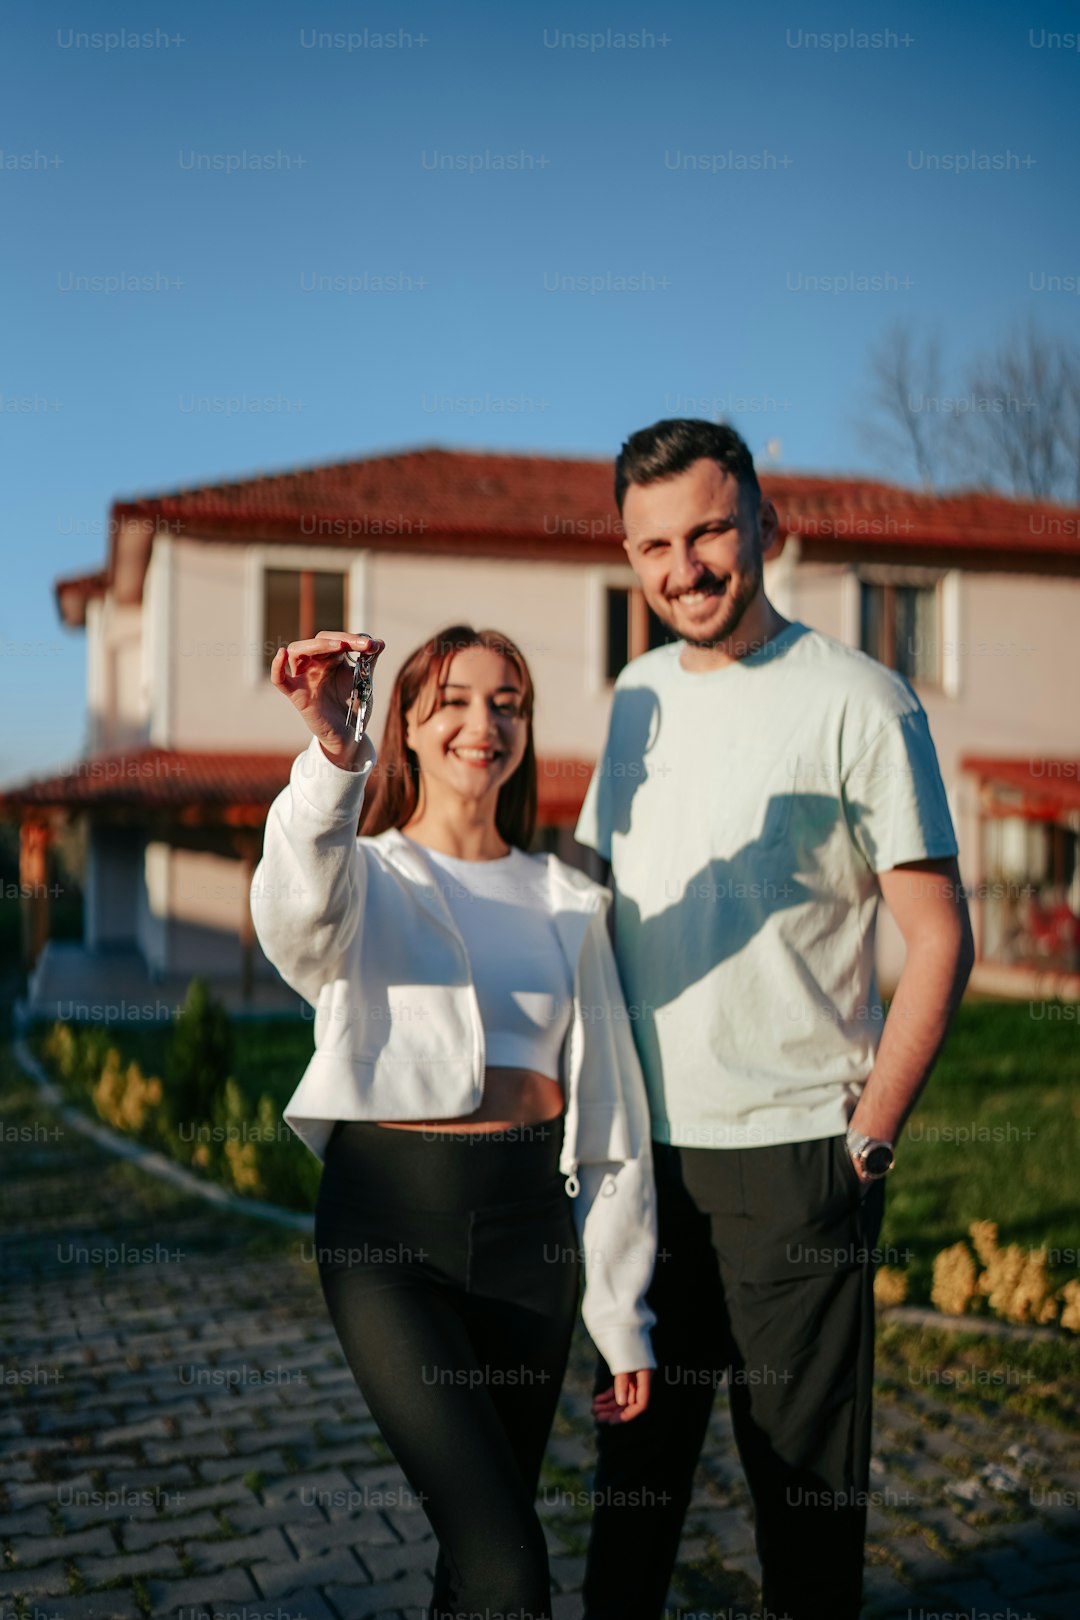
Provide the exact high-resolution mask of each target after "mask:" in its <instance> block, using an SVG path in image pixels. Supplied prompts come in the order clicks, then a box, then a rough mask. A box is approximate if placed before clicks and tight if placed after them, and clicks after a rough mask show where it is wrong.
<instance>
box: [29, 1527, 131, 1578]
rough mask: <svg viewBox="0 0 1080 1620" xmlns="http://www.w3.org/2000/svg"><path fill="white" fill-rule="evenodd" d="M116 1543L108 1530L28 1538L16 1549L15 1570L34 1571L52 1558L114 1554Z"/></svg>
mask: <svg viewBox="0 0 1080 1620" xmlns="http://www.w3.org/2000/svg"><path fill="white" fill-rule="evenodd" d="M115 1551H116V1543H115V1541H114V1540H113V1538H112V1534H111V1532H110V1531H108V1530H104V1529H102V1530H81V1531H77V1532H76V1533H75V1534H73V1535H70V1536H27V1537H26V1538H25V1539H24V1540H22V1541H20V1543H19V1545H18V1547H16V1549H15V1557H16V1560H17V1561H16V1563H15V1564H14V1565H13V1566H12V1568H13V1569H32V1568H33V1567H34V1565H35V1564H44V1563H45V1562H46V1561H47V1560H48V1559H50V1558H76V1557H78V1555H79V1554H80V1553H103V1554H108V1553H113V1552H115Z"/></svg>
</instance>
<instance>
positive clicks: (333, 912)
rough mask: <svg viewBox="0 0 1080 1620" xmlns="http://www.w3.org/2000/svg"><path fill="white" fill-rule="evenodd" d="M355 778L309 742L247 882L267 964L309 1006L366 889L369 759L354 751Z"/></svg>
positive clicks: (370, 752) (366, 746) (366, 749)
mask: <svg viewBox="0 0 1080 1620" xmlns="http://www.w3.org/2000/svg"><path fill="white" fill-rule="evenodd" d="M358 758H359V765H358V769H356V770H355V771H349V770H345V769H343V768H342V767H341V766H340V765H335V764H334V762H333V761H332V760H331V759H328V758H327V756H326V755H325V754H324V753H323V750H322V745H321V744H320V742H319V739H318V738H317V737H315V736H313V737H312V739H311V742H310V743H309V745H308V747H307V748H306V750H305V751H304V752H303V753H302V754H298V755H297V756H296V758H295V759H294V760H293V763H292V768H291V770H290V772H289V781H288V785H287V786H286V787H284V788H282V790H281V792H280V793H279V794H278V796H277V798H276V799H275V800H274V802H273V804H272V805H271V806H270V809H269V811H268V813H267V818H266V831H265V834H264V837H263V853H262V859H261V860H260V861H259V864H258V866H257V867H256V868H255V871H254V874H253V876H252V879H251V918H252V922H253V923H254V926H255V934H256V937H257V939H258V941H259V944H260V945H261V946H262V948H263V951H264V953H265V955H266V957H267V960H268V961H269V962H271V963H272V964H273V966H274V967H276V968H277V970H278V972H279V973H280V974H281V977H282V978H283V979H284V980H285V983H286V984H288V985H290V986H291V987H292V988H293V989H294V990H295V991H296V992H297V993H298V994H299V995H301V996H303V998H304V1000H305V1001H309V1002H310V1003H311V1005H312V1006H314V1005H315V1003H316V1001H317V1000H318V995H319V989H320V987H321V986H322V985H323V984H324V983H325V982H326V981H327V980H328V979H331V978H333V977H334V975H335V968H336V964H337V962H338V961H339V959H340V957H341V955H342V952H343V951H345V950H346V949H347V947H348V946H349V944H350V943H351V941H352V939H353V936H354V935H355V933H356V928H357V924H358V923H359V920H360V912H361V909H362V907H363V901H364V890H365V886H366V868H365V864H364V856H363V852H362V850H361V847H360V845H359V844H358V842H357V833H356V828H357V823H358V821H359V819H360V810H361V807H362V805H363V802H364V792H365V789H366V787H367V780H368V777H369V776H370V774H371V769H372V766H373V765H374V764H375V760H376V754H375V748H374V745H373V743H372V742H371V739H370V738H369V737H367V736H365V737H364V738H363V740H362V743H361V748H360V753H359V756H358Z"/></svg>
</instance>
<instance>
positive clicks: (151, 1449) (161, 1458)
mask: <svg viewBox="0 0 1080 1620" xmlns="http://www.w3.org/2000/svg"><path fill="white" fill-rule="evenodd" d="M220 1427H222V1428H227V1427H228V1425H227V1424H222V1425H220ZM260 1439H262V1437H261V1436H260ZM193 1450H194V1451H195V1452H196V1453H197V1455H198V1459H199V1461H200V1463H201V1462H202V1461H203V1459H204V1458H205V1459H206V1460H207V1462H208V1463H209V1461H210V1459H211V1458H214V1457H217V1458H219V1459H220V1458H231V1457H232V1455H233V1453H232V1452H231V1451H230V1450H229V1446H228V1442H227V1441H226V1439H225V1436H224V1435H222V1434H219V1433H216V1432H214V1431H211V1432H210V1433H207V1434H200V1435H199V1436H198V1437H197V1438H195V1437H193V1436H191V1435H180V1436H178V1437H177V1438H175V1439H174V1438H172V1437H171V1436H170V1437H169V1438H167V1439H165V1440H148V1441H147V1442H146V1443H145V1444H144V1445H143V1448H142V1453H143V1456H144V1457H145V1458H146V1460H147V1462H151V1463H161V1464H167V1463H175V1462H180V1461H182V1460H183V1458H185V1457H190V1456H191V1453H192V1451H193Z"/></svg>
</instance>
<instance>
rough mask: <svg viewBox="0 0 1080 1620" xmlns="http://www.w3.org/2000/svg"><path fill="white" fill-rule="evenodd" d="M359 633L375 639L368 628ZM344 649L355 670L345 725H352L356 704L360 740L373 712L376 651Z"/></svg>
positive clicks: (357, 737)
mask: <svg viewBox="0 0 1080 1620" xmlns="http://www.w3.org/2000/svg"><path fill="white" fill-rule="evenodd" d="M357 633H358V634H359V635H362V636H365V637H367V639H368V640H369V641H371V640H373V639H374V638H373V637H371V636H368V633H367V631H366V630H360V631H358V632H357ZM344 651H345V662H346V663H347V664H349V665H350V666H351V668H352V672H353V682H352V690H351V692H350V693H349V706H348V708H347V709H346V711H345V725H346V727H348V726H351V725H352V723H353V706H354V705H355V708H356V730H355V737H356V741H357V742H359V741H360V738H361V737H362V736H363V734H364V726H365V724H366V723H367V717H368V715H369V713H370V712H371V697H372V691H373V687H374V682H373V680H372V667H373V665H374V662H375V655H374V653H370V652H359V651H357V649H356V648H355V647H347V648H345V649H344Z"/></svg>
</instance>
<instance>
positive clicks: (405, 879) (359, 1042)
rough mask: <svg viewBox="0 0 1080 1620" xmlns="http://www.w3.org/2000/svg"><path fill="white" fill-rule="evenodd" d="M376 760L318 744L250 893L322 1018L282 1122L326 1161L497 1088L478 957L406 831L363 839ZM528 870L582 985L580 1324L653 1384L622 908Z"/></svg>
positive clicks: (575, 1088) (573, 1180)
mask: <svg viewBox="0 0 1080 1620" xmlns="http://www.w3.org/2000/svg"><path fill="white" fill-rule="evenodd" d="M375 759H376V754H375V749H374V746H373V744H372V742H371V739H370V738H369V737H365V738H364V739H363V742H362V744H361V749H360V753H359V755H358V759H357V769H355V770H352V771H349V770H345V769H343V768H342V767H340V766H338V765H335V764H334V762H333V761H332V760H330V759H329V758H328V757H327V755H326V754H325V753H324V752H323V750H322V746H321V744H320V743H319V740H318V738H317V737H315V736H312V739H311V742H310V743H309V744H308V747H307V749H306V750H305V751H304V752H303V753H301V754H298V755H297V757H296V759H295V760H294V761H293V764H292V768H291V770H290V773H289V782H288V785H287V786H286V787H285V788H283V789H282V791H281V792H280V793H279V794H278V796H277V798H276V799H275V800H274V802H273V804H272V805H271V806H270V810H269V812H268V815H267V820H266V832H265V837H264V842H263V854H262V859H261V860H260V862H259V864H258V866H257V867H256V869H255V872H254V875H253V877H252V882H251V915H252V919H253V922H254V925H255V932H256V935H257V936H258V940H259V943H260V945H261V946H262V949H263V951H264V952H265V954H266V956H267V958H268V959H269V961H270V962H271V963H272V964H273V965H274V967H275V968H276V969H277V970H278V972H279V973H280V974H281V977H282V978H283V979H284V980H285V982H286V983H287V984H288V985H290V986H291V987H292V988H293V989H294V990H296V991H297V992H298V994H299V995H301V996H303V997H304V999H305V1000H306V1001H308V1002H310V1003H311V1004H312V1006H313V1007H314V1008H315V1051H314V1054H313V1055H312V1058H311V1061H310V1063H309V1064H308V1066H307V1068H306V1070H305V1071H304V1074H303V1076H302V1078H301V1080H300V1084H299V1085H298V1086H297V1088H296V1091H295V1092H294V1093H293V1095H292V1097H291V1098H290V1100H289V1102H288V1103H287V1104H286V1106H285V1109H284V1118H285V1120H286V1122H287V1123H288V1125H289V1126H290V1127H291V1128H292V1130H293V1131H295V1133H296V1135H297V1136H299V1137H300V1138H301V1140H302V1141H303V1142H305V1143H306V1144H307V1146H308V1147H309V1148H310V1149H311V1151H312V1152H313V1153H314V1154H315V1155H316V1157H317V1158H319V1159H320V1160H321V1159H322V1158H323V1156H324V1154H325V1151H326V1146H327V1143H328V1142H329V1139H330V1135H331V1133H332V1131H333V1128H334V1124H335V1122H336V1121H337V1120H351V1119H375V1120H378V1119H398V1120H423V1119H453V1118H458V1117H461V1116H464V1115H467V1114H471V1113H472V1112H473V1111H474V1110H475V1109H476V1108H477V1107H478V1106H479V1103H480V1099H481V1097H482V1095H483V1088H484V1031H483V1026H482V1023H481V1019H480V1009H479V1004H478V1001H477V997H476V991H475V989H474V987H473V982H472V976H471V971H470V967H469V959H468V954H467V952H466V949H465V945H464V942H463V940H462V938H461V934H460V932H459V931H458V929H457V927H456V926H455V924H454V921H453V919H452V917H451V915H450V910H449V907H448V906H447V904H446V901H445V899H444V897H443V895H442V894H441V892H440V890H439V886H438V884H437V883H436V882H435V881H434V879H433V876H432V874H431V872H430V870H429V868H428V865H427V863H426V861H425V860H424V857H423V856H422V854H421V853H420V852H419V851H418V850H417V849H416V848H415V846H414V845H413V844H412V843H411V842H410V841H409V839H407V838H406V837H405V836H404V834H403V833H401V832H399V831H398V830H397V829H396V828H390V829H388V830H387V831H386V832H383V833H380V834H379V835H378V837H375V838H361V837H358V836H357V832H356V827H357V822H358V820H359V817H360V810H361V806H362V804H363V799H364V791H365V788H366V785H367V779H368V776H369V775H370V773H371V769H372V766H373V765H374V764H375ZM529 858H530V859H532V860H535V861H539V862H543V863H544V865H545V867H546V870H547V878H548V883H549V885H550V893H551V896H552V901H553V905H552V915H553V921H554V924H555V928H556V932H557V934H558V937H559V940H560V942H561V944H562V947H563V950H564V951H565V953H566V959H567V961H568V963H569V964H570V966H571V968H572V970H573V983H574V993H573V1013H572V1016H571V1020H570V1027H569V1029H568V1031H567V1034H566V1037H565V1039H564V1042H563V1047H562V1053H561V1062H560V1068H561V1079H562V1083H563V1091H564V1095H565V1099H566V1113H565V1130H564V1141H563V1148H562V1157H561V1160H560V1166H559V1168H560V1170H561V1171H562V1173H563V1175H564V1176H565V1177H566V1190H567V1193H568V1194H569V1195H570V1197H571V1199H572V1200H573V1210H574V1219H575V1224H576V1228H577V1234H578V1241H579V1244H580V1248H581V1256H582V1259H583V1262H584V1268H585V1292H584V1297H583V1300H582V1317H583V1319H584V1322H585V1326H586V1328H587V1329H588V1331H589V1333H590V1335H591V1336H592V1339H593V1342H594V1343H595V1344H596V1346H597V1348H598V1350H599V1351H600V1353H601V1355H602V1356H603V1357H604V1360H605V1361H606V1362H607V1364H608V1366H609V1368H610V1369H611V1371H612V1372H613V1373H614V1372H632V1371H636V1370H637V1369H639V1368H643V1367H655V1365H656V1361H655V1358H654V1356H653V1352H652V1346H651V1341H650V1333H649V1330H650V1328H651V1327H652V1326H653V1324H654V1322H655V1320H656V1318H655V1316H654V1314H653V1312H652V1311H651V1310H650V1309H649V1307H648V1305H647V1304H646V1301H645V1292H646V1289H647V1288H648V1286H649V1283H650V1281H651V1279H652V1272H653V1265H654V1262H655V1255H656V1204H655V1189H654V1184H653V1171H652V1151H651V1144H650V1133H649V1111H648V1103H647V1101H646V1094H645V1083H644V1079H643V1077H642V1073H641V1067H640V1064H639V1062H638V1057H637V1050H636V1048H635V1046H634V1040H633V1035H632V1032H631V1029H630V1025H629V1015H628V1012H627V1008H626V1003H625V1001H624V999H623V994H622V988H621V986H620V984H619V978H618V972H617V969H616V966H615V957H614V953H613V951H612V948H611V941H610V939H609V937H608V933H607V927H606V923H605V913H606V910H607V906H608V904H609V903H610V900H611V895H610V893H609V891H608V890H607V889H605V888H603V887H602V886H601V885H600V884H598V883H594V882H593V880H592V879H591V878H589V877H587V876H586V875H585V874H584V873H583V872H579V871H578V870H577V869H576V868H574V867H572V866H569V865H567V864H566V862H564V861H561V860H559V859H558V858H557V857H556V856H554V855H533V856H530V857H529Z"/></svg>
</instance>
